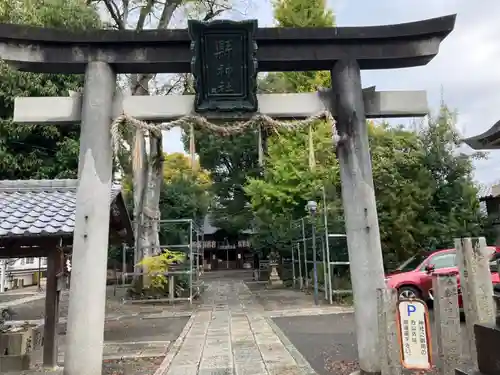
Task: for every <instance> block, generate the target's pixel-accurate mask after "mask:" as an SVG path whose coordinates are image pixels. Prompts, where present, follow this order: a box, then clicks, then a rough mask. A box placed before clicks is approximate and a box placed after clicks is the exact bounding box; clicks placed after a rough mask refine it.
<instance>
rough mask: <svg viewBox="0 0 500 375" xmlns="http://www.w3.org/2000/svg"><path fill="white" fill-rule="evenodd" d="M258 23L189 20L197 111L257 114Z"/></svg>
mask: <svg viewBox="0 0 500 375" xmlns="http://www.w3.org/2000/svg"><path fill="white" fill-rule="evenodd" d="M256 30H257V20H249V21H241V22H236V21H229V20H217V21H212V22H201V21H195V20H189V21H188V31H189V35H190V37H191V40H192V42H191V51H192V53H193V58H192V60H191V71H192V73H193V75H194V78H195V90H196V93H195V111H196V112H208V111H223V112H256V111H257V109H258V104H257V59H256V57H255V54H256V52H257V43H256V42H255V38H254V35H255V32H256Z"/></svg>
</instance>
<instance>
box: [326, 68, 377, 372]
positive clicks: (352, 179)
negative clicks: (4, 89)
mask: <svg viewBox="0 0 500 375" xmlns="http://www.w3.org/2000/svg"><path fill="white" fill-rule="evenodd" d="M331 75H332V88H333V90H332V97H331V106H332V107H333V108H332V110H335V112H333V113H337V131H338V136H339V137H338V139H339V141H338V144H337V148H336V153H337V157H338V159H339V165H340V176H341V182H342V203H343V206H344V211H345V219H346V232H347V233H346V234H347V247H348V251H349V262H350V271H351V278H352V289H353V295H354V316H355V323H356V336H357V337H356V338H357V340H356V341H357V345H358V355H359V365H360V369H361V372H362V373H380V355H379V354H380V350H379V340H378V319H377V289H378V288H384V287H385V283H384V266H383V260H382V249H381V245H380V231H379V225H378V218H377V206H376V201H375V192H374V188H373V176H372V168H371V160H370V149H369V143H368V128H367V125H366V118H365V109H364V102H363V93H362V88H361V72H360V68H359V65H358V62H357V61H356V60H339V61H337V63H335V66H334V68H333V70H332V72H331Z"/></svg>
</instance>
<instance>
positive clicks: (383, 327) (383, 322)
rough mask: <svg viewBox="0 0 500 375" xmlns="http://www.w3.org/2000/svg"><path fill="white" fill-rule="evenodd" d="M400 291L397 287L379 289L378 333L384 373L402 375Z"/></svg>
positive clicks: (381, 364)
mask: <svg viewBox="0 0 500 375" xmlns="http://www.w3.org/2000/svg"><path fill="white" fill-rule="evenodd" d="M397 302H398V293H397V291H396V289H388V288H380V289H377V317H378V335H379V341H380V350H379V358H380V367H381V373H382V375H401V373H402V372H401V371H402V368H401V356H400V351H401V350H400V348H399V340H398V324H397V321H396V320H397Z"/></svg>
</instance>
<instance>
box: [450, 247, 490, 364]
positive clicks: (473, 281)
mask: <svg viewBox="0 0 500 375" xmlns="http://www.w3.org/2000/svg"><path fill="white" fill-rule="evenodd" d="M455 248H456V249H457V261H458V267H459V269H460V288H461V290H462V299H463V305H464V311H465V323H466V327H467V336H468V337H467V342H468V343H469V348H470V353H471V357H472V362H473V365H474V368H475V369H477V368H478V363H477V349H476V339H475V335H474V325H475V324H478V323H487V324H490V323H491V324H495V310H494V302H493V284H492V282H491V272H490V266H489V256H490V255H491V254H488V251H487V249H486V240H485V239H484V237H480V238H472V239H471V238H461V239H455Z"/></svg>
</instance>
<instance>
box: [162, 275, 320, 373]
mask: <svg viewBox="0 0 500 375" xmlns="http://www.w3.org/2000/svg"><path fill="white" fill-rule="evenodd" d="M203 300H204V301H203V304H202V306H200V308H199V309H198V311H197V312H196V313H194V315H193V316H192V318H191V320H190V321H189V322H188V324H187V325H186V327H185V332H183V334H181V336H180V339H179V343H178V344H177V347H176V346H175V345H174V347H173V348H172V349H171V350H170V352H169V353H168V355H167V357H166V359H165V361H164V363H163V364H162V366H161V367H160V369H159V370H158V371H157V372H156V374H155V375H315V374H316V373H315V372H314V370H312V368H311V367H310V365H309V364H308V363H307V361H306V360H305V359H304V358H303V357H302V355H301V354H300V353H299V352H298V351H297V350H296V349H295V347H294V346H293V345H292V344H291V343H290V342H289V341H288V340H287V339H286V337H284V335H283V334H282V333H281V331H280V330H279V328H278V327H277V326H276V325H274V323H273V322H272V321H271V320H270V318H268V317H267V316H266V315H267V314H266V312H265V311H264V309H263V307H262V306H261V305H259V304H258V303H257V301H256V299H255V297H254V296H253V295H252V293H251V292H250V290H249V289H248V287H247V286H246V285H245V284H244V283H243V282H242V281H238V280H227V281H225V280H221V281H213V282H210V283H208V288H207V290H206V292H205V293H204V296H203Z"/></svg>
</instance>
